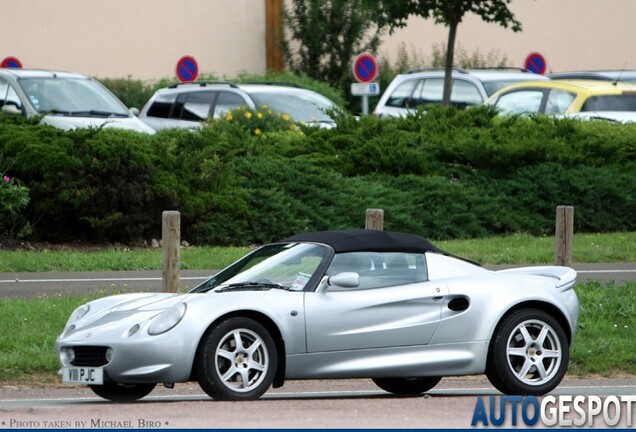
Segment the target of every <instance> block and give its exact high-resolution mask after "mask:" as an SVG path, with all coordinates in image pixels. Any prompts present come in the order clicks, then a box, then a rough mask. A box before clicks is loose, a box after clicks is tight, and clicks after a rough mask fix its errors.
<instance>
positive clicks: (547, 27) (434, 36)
mask: <svg viewBox="0 0 636 432" xmlns="http://www.w3.org/2000/svg"><path fill="white" fill-rule="evenodd" d="M287 1H289V0H287ZM510 8H511V9H512V10H513V12H514V13H515V14H516V16H517V18H518V19H519V20H520V21H521V22H522V24H523V31H522V32H520V33H513V32H512V31H511V30H509V29H503V28H501V27H499V26H498V25H496V24H493V23H490V24H488V23H484V22H482V21H481V20H480V19H479V18H478V17H475V16H470V15H469V16H467V17H466V19H465V21H464V22H463V23H461V24H460V27H459V30H458V35H457V36H458V39H457V40H458V43H459V44H460V45H461V47H462V48H463V49H465V50H466V51H467V52H468V53H469V54H470V53H472V52H474V51H475V50H476V49H479V51H480V52H481V53H482V54H487V53H489V52H490V51H491V50H495V51H496V52H498V53H499V54H500V55H501V56H503V55H505V56H506V57H507V58H508V61H509V63H510V65H512V66H523V64H524V62H525V58H526V57H527V55H528V54H529V53H530V52H533V51H538V52H540V53H542V54H543V55H544V57H545V58H546V60H547V66H548V70H552V71H564V70H573V69H598V68H619V69H620V68H623V67H627V68H628V69H636V49H634V40H636V38H635V37H634V36H635V33H636V26H635V25H634V23H633V21H634V17H636V0H514V1H513V2H512V3H511V4H510ZM0 17H1V18H2V25H0V59H3V58H5V57H7V56H16V57H18V58H19V59H20V60H21V61H22V63H23V65H24V67H35V68H45V69H63V70H72V71H76V72H80V73H84V74H88V75H93V76H97V77H111V78H116V77H126V76H132V77H133V78H138V79H159V78H164V77H175V67H176V63H177V61H178V59H179V58H180V57H181V56H183V55H192V56H194V57H195V59H196V60H197V62H198V64H199V70H200V72H211V73H216V74H217V75H220V76H222V75H226V74H227V75H233V74H235V73H236V72H238V71H241V70H246V71H248V72H256V73H258V72H262V71H263V70H264V69H265V67H266V66H265V65H266V52H265V51H266V49H265V1H264V0H177V1H175V0H28V1H27V0H1V1H0ZM446 37H447V29H446V28H445V27H443V26H441V25H436V24H434V22H433V21H432V20H428V21H425V20H423V19H421V18H412V19H411V20H410V21H409V25H408V27H407V28H405V29H401V30H397V31H396V32H395V34H393V35H390V36H388V35H387V36H386V37H385V38H384V44H383V45H382V47H381V49H380V55H381V56H388V57H392V56H394V55H395V53H396V51H397V50H398V48H399V47H400V46H401V44H403V45H404V46H405V47H406V48H407V51H414V52H416V53H419V54H418V55H420V56H422V57H428V58H430V56H431V52H432V47H433V45H434V44H440V43H441V44H445V42H446Z"/></svg>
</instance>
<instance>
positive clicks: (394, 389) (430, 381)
mask: <svg viewBox="0 0 636 432" xmlns="http://www.w3.org/2000/svg"><path fill="white" fill-rule="evenodd" d="M441 379H442V378H441V377H406V378H373V382H374V383H375V384H376V385H377V386H378V387H380V388H381V389H382V390H384V391H388V392H389V393H394V394H397V395H418V394H422V393H426V392H427V391H429V390H430V389H432V388H433V387H435V386H436V385H437V383H439V382H440V380H441Z"/></svg>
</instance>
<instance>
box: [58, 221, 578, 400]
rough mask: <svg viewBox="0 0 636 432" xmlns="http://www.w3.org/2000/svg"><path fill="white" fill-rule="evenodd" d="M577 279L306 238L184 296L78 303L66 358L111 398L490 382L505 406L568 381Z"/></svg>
mask: <svg viewBox="0 0 636 432" xmlns="http://www.w3.org/2000/svg"><path fill="white" fill-rule="evenodd" d="M575 280H576V272H575V271H574V270H573V269H571V268H568V267H548V266H542V267H526V268H518V269H512V270H503V271H496V272H495V271H490V270H487V269H484V268H482V267H480V266H479V265H476V264H473V263H470V262H467V261H465V260H462V259H460V258H457V257H453V256H450V255H449V254H447V253H445V252H444V251H442V250H440V249H438V248H437V247H435V246H434V245H432V244H431V243H430V242H428V241H427V240H426V239H424V238H422V237H419V236H416V235H410V234H403V233H394V232H385V231H373V230H348V231H326V232H314V233H302V234H298V235H295V236H293V237H290V238H287V239H285V240H282V241H280V242H277V243H272V244H268V245H265V246H262V247H260V248H258V249H256V250H254V251H253V252H251V253H249V254H248V255H246V256H245V257H243V258H242V259H240V260H239V261H237V262H236V263H234V264H232V265H230V266H229V267H227V268H226V269H224V270H222V271H221V272H219V273H217V274H216V275H214V276H212V277H210V278H209V279H207V280H206V281H205V282H203V283H202V284H201V285H199V286H197V287H195V288H194V289H192V290H191V291H190V292H189V293H186V294H168V293H143V294H122V295H116V296H110V297H105V298H102V299H98V300H95V301H92V302H90V303H87V304H85V305H83V306H80V307H79V308H78V309H77V310H75V311H74V312H73V314H72V315H71V317H70V319H69V320H68V323H67V324H66V326H65V328H64V330H63V331H62V334H61V335H60V336H59V338H58V339H57V342H56V350H57V355H58V358H59V360H60V362H61V365H62V368H61V370H60V374H61V375H62V378H63V381H64V382H66V383H73V384H78V383H80V384H87V385H88V386H89V387H90V388H91V389H92V390H93V391H94V392H95V393H96V394H98V395H99V396H101V397H104V398H106V399H110V400H113V401H132V400H136V399H139V398H142V397H144V396H146V395H147V394H148V393H150V392H151V391H152V390H153V388H154V387H155V385H156V384H158V383H163V384H164V385H166V386H167V387H172V385H173V384H174V383H175V382H183V381H198V382H199V384H200V386H201V387H202V388H203V390H204V391H205V392H206V393H207V394H209V395H210V396H211V397H212V398H214V399H220V400H247V399H255V398H258V397H260V396H261V395H262V394H263V393H265V392H266V391H267V390H268V389H269V388H270V386H272V385H273V386H274V387H280V386H282V385H283V383H284V382H285V381H286V380H293V379H307V378H320V379H333V378H371V379H372V380H373V381H374V382H375V383H376V384H377V385H378V386H379V387H380V388H382V389H384V390H386V391H388V392H391V393H395V394H407V395H413V394H420V393H424V392H426V391H428V390H430V389H431V388H433V387H434V386H435V385H436V384H437V383H438V382H439V381H440V379H441V378H442V377H443V376H447V375H473V374H483V373H486V374H487V376H488V378H489V379H490V381H491V382H492V384H493V385H494V386H495V387H496V388H497V389H499V390H500V391H502V392H504V393H507V394H543V393H547V392H549V391H551V390H552V389H554V388H555V387H556V386H557V385H558V384H559V382H560V381H561V379H562V378H563V376H564V374H565V372H566V369H567V365H568V358H569V347H570V343H571V341H572V337H573V335H574V331H575V329H576V322H577V319H578V314H579V304H578V299H577V296H576V293H575V291H574V289H573V286H574V284H575Z"/></svg>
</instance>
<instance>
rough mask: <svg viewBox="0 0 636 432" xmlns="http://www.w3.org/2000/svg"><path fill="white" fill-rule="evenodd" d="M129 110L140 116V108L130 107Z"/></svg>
mask: <svg viewBox="0 0 636 432" xmlns="http://www.w3.org/2000/svg"><path fill="white" fill-rule="evenodd" d="M128 111H130V113H131V114H132V115H134V116H135V117H139V108H135V107H132V108H128Z"/></svg>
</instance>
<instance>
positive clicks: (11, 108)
mask: <svg viewBox="0 0 636 432" xmlns="http://www.w3.org/2000/svg"><path fill="white" fill-rule="evenodd" d="M2 112H3V113H4V114H11V115H21V114H22V111H20V108H18V107H17V106H15V105H13V104H6V105H2Z"/></svg>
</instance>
